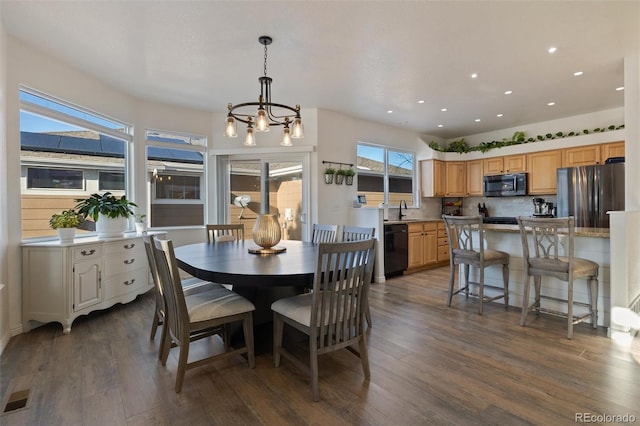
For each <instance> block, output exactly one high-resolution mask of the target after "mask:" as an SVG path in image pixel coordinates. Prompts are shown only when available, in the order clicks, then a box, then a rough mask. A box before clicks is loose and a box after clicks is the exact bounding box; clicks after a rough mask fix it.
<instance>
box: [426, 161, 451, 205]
mask: <svg viewBox="0 0 640 426" xmlns="http://www.w3.org/2000/svg"><path fill="white" fill-rule="evenodd" d="M444 164H445V162H444V161H440V160H422V161H420V184H421V193H422V196H423V197H444V196H445V189H446V188H445V166H444Z"/></svg>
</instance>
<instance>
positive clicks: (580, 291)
mask: <svg viewBox="0 0 640 426" xmlns="http://www.w3.org/2000/svg"><path fill="white" fill-rule="evenodd" d="M483 230H484V243H485V247H486V248H491V249H493V250H500V251H504V252H506V253H509V254H510V256H511V258H510V261H509V293H510V294H509V304H510V306H516V307H522V295H523V289H524V282H525V280H526V278H525V277H524V263H523V257H522V256H523V254H522V240H521V237H520V230H519V228H518V225H488V224H485V225H483ZM562 254H563V253H561V255H562ZM574 255H575V256H576V257H580V258H584V259H589V260H592V261H594V262H596V263H597V264H598V265H599V271H598V325H600V326H605V327H608V326H609V323H610V318H611V306H610V300H611V290H610V284H609V283H610V280H609V277H610V271H609V268H610V264H611V259H610V248H609V229H608V228H579V227H576V228H575V232H574ZM460 276H461V275H460ZM478 279H479V278H478V271H476V270H474V268H471V274H470V280H472V281H476V282H477V281H478ZM531 282H532V283H533V279H531ZM485 283H487V284H489V285H495V286H497V287H502V268H497V267H488V268H486V269H485ZM542 288H543V292H545V294H548V295H550V296H553V297H558V298H564V299H566V297H567V284H566V282H564V281H560V280H557V279H554V278H549V277H543V278H542ZM494 292H495V291H494V290H493V289H491V288H485V293H487V294H488V295H493V293H494ZM531 297H533V289H531ZM587 297H588V292H587V284H586V280H585V279H579V280H575V281H574V300H577V301H587ZM532 300H533V299H532ZM454 303H455V298H454ZM542 303H543V304H544V305H545V306H546V307H548V308H551V309H554V310H557V311H560V312H567V307H566V304H563V303H559V302H555V301H552V300H543V301H542ZM582 309H584V310H585V312H586V308H583V307H580V306H575V305H574V310H575V311H576V312H578V313H580V312H582Z"/></svg>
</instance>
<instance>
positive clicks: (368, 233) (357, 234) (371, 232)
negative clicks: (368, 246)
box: [341, 226, 376, 241]
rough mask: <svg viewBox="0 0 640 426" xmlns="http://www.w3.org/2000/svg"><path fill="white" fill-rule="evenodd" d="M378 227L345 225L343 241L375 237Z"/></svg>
mask: <svg viewBox="0 0 640 426" xmlns="http://www.w3.org/2000/svg"><path fill="white" fill-rule="evenodd" d="M375 234H376V228H368V227H360V226H343V227H342V239H341V241H361V240H370V239H371V238H373V237H375Z"/></svg>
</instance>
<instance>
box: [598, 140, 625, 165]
mask: <svg viewBox="0 0 640 426" xmlns="http://www.w3.org/2000/svg"><path fill="white" fill-rule="evenodd" d="M600 150H601V156H600V158H602V161H606V160H607V158H611V157H624V141H620V142H612V143H603V144H602V145H600Z"/></svg>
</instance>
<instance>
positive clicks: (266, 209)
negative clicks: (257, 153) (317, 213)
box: [227, 154, 308, 240]
mask: <svg viewBox="0 0 640 426" xmlns="http://www.w3.org/2000/svg"><path fill="white" fill-rule="evenodd" d="M264 157H265V158H259V159H256V158H251V157H247V156H244V155H242V156H241V155H232V156H230V157H229V168H228V170H229V192H230V196H229V198H228V200H229V204H228V209H227V217H228V219H229V220H228V222H229V223H244V228H245V238H247V239H251V238H252V231H253V225H254V224H255V220H256V217H257V216H258V214H260V213H272V214H276V215H277V217H278V221H279V222H280V226H281V227H282V239H283V240H302V238H303V233H305V232H306V231H305V230H304V227H305V226H306V224H305V223H304V222H305V221H304V218H305V217H307V211H306V204H307V203H306V202H305V200H306V199H307V197H306V196H305V189H304V185H303V182H304V179H303V176H304V169H305V164H306V163H308V162H307V161H305V158H303V157H302V156H300V155H295V154H294V155H290V156H289V155H284V156H283V155H278V157H277V158H276V157H273V158H270V157H269V156H264ZM267 204H268V205H267Z"/></svg>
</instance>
